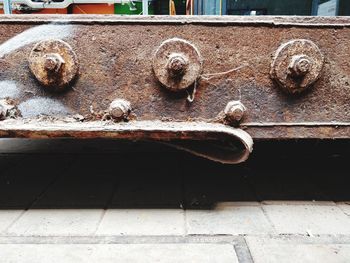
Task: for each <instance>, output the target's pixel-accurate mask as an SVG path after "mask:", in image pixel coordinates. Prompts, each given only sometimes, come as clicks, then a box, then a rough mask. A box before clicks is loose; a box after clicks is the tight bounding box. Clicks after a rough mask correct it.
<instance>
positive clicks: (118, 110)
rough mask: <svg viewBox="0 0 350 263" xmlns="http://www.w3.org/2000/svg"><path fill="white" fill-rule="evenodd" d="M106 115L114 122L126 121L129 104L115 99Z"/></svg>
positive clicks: (129, 111) (129, 108)
mask: <svg viewBox="0 0 350 263" xmlns="http://www.w3.org/2000/svg"><path fill="white" fill-rule="evenodd" d="M108 113H109V115H110V116H111V117H112V118H113V119H114V120H123V119H127V118H128V117H129V115H130V113H131V103H130V102H129V101H127V100H124V99H116V100H114V101H112V103H111V104H110V106H109V108H108Z"/></svg>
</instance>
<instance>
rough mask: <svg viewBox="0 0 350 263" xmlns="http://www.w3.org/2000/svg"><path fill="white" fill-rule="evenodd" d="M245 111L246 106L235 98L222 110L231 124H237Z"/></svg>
mask: <svg viewBox="0 0 350 263" xmlns="http://www.w3.org/2000/svg"><path fill="white" fill-rule="evenodd" d="M245 111H246V107H245V106H244V105H243V103H242V102H240V101H237V100H234V101H230V102H229V103H227V105H226V107H225V110H224V113H225V119H226V120H227V121H228V122H230V123H232V124H237V123H239V122H240V121H241V120H242V118H243V116H244V113H245Z"/></svg>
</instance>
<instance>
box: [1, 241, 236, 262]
mask: <svg viewBox="0 0 350 263" xmlns="http://www.w3.org/2000/svg"><path fill="white" fill-rule="evenodd" d="M0 258H1V262H2V263H10V262H11V263H12V262H16V263H21V262H37V263H61V262H65V263H79V262H99V263H109V262H111V263H112V262H113V263H115V262H128V263H134V262H142V263H147V262H149V263H154V262H165V263H168V262H169V263H173V262H181V263H190V262H193V263H197V262H201V263H215V262H217V263H238V259H237V256H236V254H235V251H234V248H233V246H232V245H229V244H219V245H215V244H154V245H143V244H128V245H127V244H125V245H124V244H113V245H111V244H94V245H89V244H87V245H73V244H38V245H32V244H24V245H23V244H22V245H0Z"/></svg>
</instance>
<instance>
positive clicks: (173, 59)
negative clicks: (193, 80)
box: [168, 53, 188, 77]
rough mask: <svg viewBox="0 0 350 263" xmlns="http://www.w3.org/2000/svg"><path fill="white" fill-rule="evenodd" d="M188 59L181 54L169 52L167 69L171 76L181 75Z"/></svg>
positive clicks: (184, 70) (184, 71)
mask: <svg viewBox="0 0 350 263" xmlns="http://www.w3.org/2000/svg"><path fill="white" fill-rule="evenodd" d="M187 67H188V59H187V58H186V57H185V56H184V55H182V54H177V53H174V54H171V55H170V56H169V62H168V71H169V73H170V75H171V76H173V77H182V76H183V75H184V74H185V73H186V70H187Z"/></svg>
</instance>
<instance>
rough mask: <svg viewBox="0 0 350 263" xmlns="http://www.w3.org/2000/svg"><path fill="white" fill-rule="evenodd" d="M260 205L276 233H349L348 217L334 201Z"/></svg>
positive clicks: (349, 223) (349, 220)
mask: <svg viewBox="0 0 350 263" xmlns="http://www.w3.org/2000/svg"><path fill="white" fill-rule="evenodd" d="M262 207H263V209H264V211H265V212H266V215H267V216H268V217H269V219H270V221H271V222H272V224H273V225H274V228H275V229H276V231H277V233H278V234H302V235H322V234H326V235H327V234H328V235H337V234H338V235H347V234H350V217H348V216H347V215H346V214H345V213H344V212H343V211H342V210H341V209H340V208H339V207H337V206H336V205H335V204H334V203H329V202H325V203H324V204H322V202H317V203H316V204H315V203H314V202H309V204H307V203H306V202H301V203H300V204H298V203H297V202H292V203H284V202H276V203H275V204H267V205H266V204H265V205H263V206H262Z"/></svg>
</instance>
